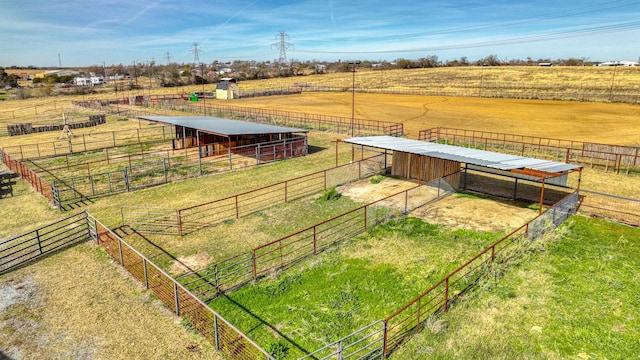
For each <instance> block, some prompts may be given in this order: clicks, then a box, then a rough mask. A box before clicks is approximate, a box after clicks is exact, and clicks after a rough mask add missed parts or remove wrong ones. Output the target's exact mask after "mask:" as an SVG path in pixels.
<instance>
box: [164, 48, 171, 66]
mask: <svg viewBox="0 0 640 360" xmlns="http://www.w3.org/2000/svg"><path fill="white" fill-rule="evenodd" d="M164 58H165V59H167V64H169V63H171V59H172V57H171V54H170V53H169V52H168V51H167V53H166V54H165V55H164Z"/></svg>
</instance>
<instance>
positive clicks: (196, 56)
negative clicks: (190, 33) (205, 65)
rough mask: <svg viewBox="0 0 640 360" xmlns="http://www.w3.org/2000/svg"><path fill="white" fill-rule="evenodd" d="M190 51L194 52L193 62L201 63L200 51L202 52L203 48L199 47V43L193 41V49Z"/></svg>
mask: <svg viewBox="0 0 640 360" xmlns="http://www.w3.org/2000/svg"><path fill="white" fill-rule="evenodd" d="M189 52H192V53H193V63H194V64H199V63H200V53H201V52H202V50H200V49H198V43H193V49H191V50H189Z"/></svg>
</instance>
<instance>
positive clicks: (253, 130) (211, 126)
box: [139, 116, 309, 136]
mask: <svg viewBox="0 0 640 360" xmlns="http://www.w3.org/2000/svg"><path fill="white" fill-rule="evenodd" d="M139 118H140V119H143V120H150V121H156V122H161V123H165V124H171V125H178V126H182V127H185V128H191V129H198V130H200V131H201V132H207V133H210V134H216V135H221V136H233V135H248V134H250V135H258V134H284V133H308V132H309V130H305V129H297V128H290V127H284V126H274V125H266V124H258V123H253V122H248V121H240V120H231V119H224V118H219V117H213V116H139Z"/></svg>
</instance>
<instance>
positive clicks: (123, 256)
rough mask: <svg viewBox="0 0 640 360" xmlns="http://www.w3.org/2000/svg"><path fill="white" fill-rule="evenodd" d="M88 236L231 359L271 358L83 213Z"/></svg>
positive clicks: (107, 229)
mask: <svg viewBox="0 0 640 360" xmlns="http://www.w3.org/2000/svg"><path fill="white" fill-rule="evenodd" d="M86 214H87V215H86V218H87V221H88V223H89V227H90V232H91V236H92V238H93V239H94V240H95V241H96V243H98V244H100V245H101V246H102V247H103V248H104V249H105V250H106V252H107V253H108V254H109V256H110V257H111V258H112V259H113V260H115V261H117V262H118V264H120V265H121V266H122V267H124V268H125V269H126V270H127V271H128V272H129V273H130V274H131V275H132V276H133V277H134V278H136V280H138V281H140V282H141V283H143V284H144V285H145V287H146V288H147V289H149V290H150V291H151V292H153V294H154V295H155V296H156V297H158V298H159V299H160V300H161V301H162V302H163V303H164V304H165V305H166V306H167V307H168V308H169V309H170V310H171V311H172V312H174V313H175V314H176V315H177V316H181V317H182V318H183V319H185V320H186V321H187V323H188V324H189V326H190V327H191V328H193V329H195V330H196V331H198V332H199V333H200V334H201V335H202V336H204V337H205V338H206V339H207V340H209V341H210V342H211V343H213V344H214V345H215V347H216V350H218V351H220V352H222V353H223V354H224V355H225V356H227V357H229V358H231V359H247V360H253V359H269V360H271V359H274V358H273V357H272V356H271V355H270V354H269V353H268V352H266V351H265V350H264V349H262V348H261V347H260V346H259V345H257V344H256V343H255V342H254V341H253V340H251V339H250V338H249V337H247V335H245V334H244V333H242V332H241V331H240V330H238V329H237V328H236V327H235V326H233V325H232V324H231V323H230V322H228V321H227V320H226V319H224V318H223V317H222V316H220V314H218V313H217V312H215V311H214V310H212V309H211V308H210V307H209V306H207V305H206V304H205V303H204V302H203V301H201V300H200V299H199V298H198V297H197V296H196V295H194V294H193V293H191V292H190V291H189V290H187V289H186V288H185V287H184V286H183V285H181V284H180V283H178V282H177V281H176V280H175V279H173V278H172V277H171V276H170V275H168V274H167V273H166V272H165V271H164V270H162V268H160V267H159V266H157V265H156V264H154V263H153V262H152V261H150V260H149V259H148V258H146V257H145V256H144V255H142V254H141V253H140V252H138V251H137V250H136V249H135V248H133V247H132V246H131V245H129V244H128V243H127V242H126V241H124V240H123V239H122V238H121V237H120V236H119V235H117V234H116V233H115V232H113V231H112V230H110V229H109V228H107V227H106V226H104V225H103V224H102V223H100V221H98V220H97V219H96V218H95V217H93V216H92V215H90V214H89V213H86Z"/></svg>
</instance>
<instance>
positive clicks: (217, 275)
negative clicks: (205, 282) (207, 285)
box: [214, 264, 220, 295]
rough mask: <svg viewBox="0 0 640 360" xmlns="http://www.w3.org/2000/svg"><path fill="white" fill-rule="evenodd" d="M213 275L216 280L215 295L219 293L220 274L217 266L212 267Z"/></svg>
mask: <svg viewBox="0 0 640 360" xmlns="http://www.w3.org/2000/svg"><path fill="white" fill-rule="evenodd" d="M214 275H215V278H216V295H218V294H219V293H220V274H219V273H218V264H215V266H214Z"/></svg>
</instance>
